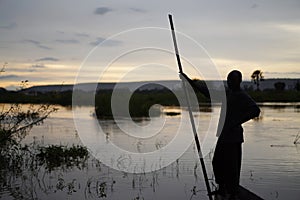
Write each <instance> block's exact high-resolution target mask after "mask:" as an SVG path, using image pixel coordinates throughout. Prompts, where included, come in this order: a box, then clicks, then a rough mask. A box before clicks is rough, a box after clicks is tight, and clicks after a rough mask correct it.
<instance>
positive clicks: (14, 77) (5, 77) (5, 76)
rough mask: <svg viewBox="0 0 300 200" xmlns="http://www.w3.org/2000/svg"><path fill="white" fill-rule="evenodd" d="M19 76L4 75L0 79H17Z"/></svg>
mask: <svg viewBox="0 0 300 200" xmlns="http://www.w3.org/2000/svg"><path fill="white" fill-rule="evenodd" d="M17 78H19V76H17V75H4V76H2V75H1V76H0V79H17Z"/></svg>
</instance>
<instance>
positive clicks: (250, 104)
mask: <svg viewBox="0 0 300 200" xmlns="http://www.w3.org/2000/svg"><path fill="white" fill-rule="evenodd" d="M225 105H226V107H225ZM259 113H260V110H259V108H258V106H257V105H256V103H255V102H254V101H253V100H252V98H251V97H249V96H248V95H247V94H246V93H245V92H244V91H242V90H237V91H232V90H229V91H227V92H226V104H225V103H224V102H223V104H222V107H221V115H220V122H221V121H222V118H223V119H224V120H223V122H224V123H220V122H219V126H218V133H219V134H220V136H219V138H218V142H217V145H216V149H215V153H214V157H213V163H212V164H213V171H214V174H215V179H216V182H217V183H218V184H219V185H225V188H226V190H227V192H228V193H230V194H236V193H237V191H238V186H239V181H240V171H241V160H242V143H243V142H244V136H243V127H242V124H243V123H245V122H246V121H248V120H250V119H252V118H255V117H258V116H259Z"/></svg>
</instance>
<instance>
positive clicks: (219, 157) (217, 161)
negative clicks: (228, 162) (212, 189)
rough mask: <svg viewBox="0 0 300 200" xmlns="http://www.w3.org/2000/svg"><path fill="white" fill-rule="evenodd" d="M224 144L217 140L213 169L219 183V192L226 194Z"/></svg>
mask: <svg viewBox="0 0 300 200" xmlns="http://www.w3.org/2000/svg"><path fill="white" fill-rule="evenodd" d="M224 153H225V152H224V145H223V144H222V143H219V142H217V145H216V148H215V153H214V157H213V161H212V164H213V171H214V174H215V181H216V183H217V184H218V185H219V188H218V192H219V193H220V194H221V195H225V193H226V191H225V173H226V171H225V170H224V162H225V160H224V157H225V155H224Z"/></svg>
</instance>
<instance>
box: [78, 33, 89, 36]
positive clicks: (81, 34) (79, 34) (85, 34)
mask: <svg viewBox="0 0 300 200" xmlns="http://www.w3.org/2000/svg"><path fill="white" fill-rule="evenodd" d="M75 35H76V36H79V37H90V35H89V34H87V33H75Z"/></svg>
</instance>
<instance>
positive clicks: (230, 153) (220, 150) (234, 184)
mask: <svg viewBox="0 0 300 200" xmlns="http://www.w3.org/2000/svg"><path fill="white" fill-rule="evenodd" d="M241 159H242V143H222V142H220V140H218V142H217V146H216V149H215V153H214V158H213V161H212V164H213V171H214V174H215V180H216V183H218V184H219V185H222V186H225V189H226V190H227V192H228V193H229V194H236V193H237V191H238V186H239V182H240V171H241Z"/></svg>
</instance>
